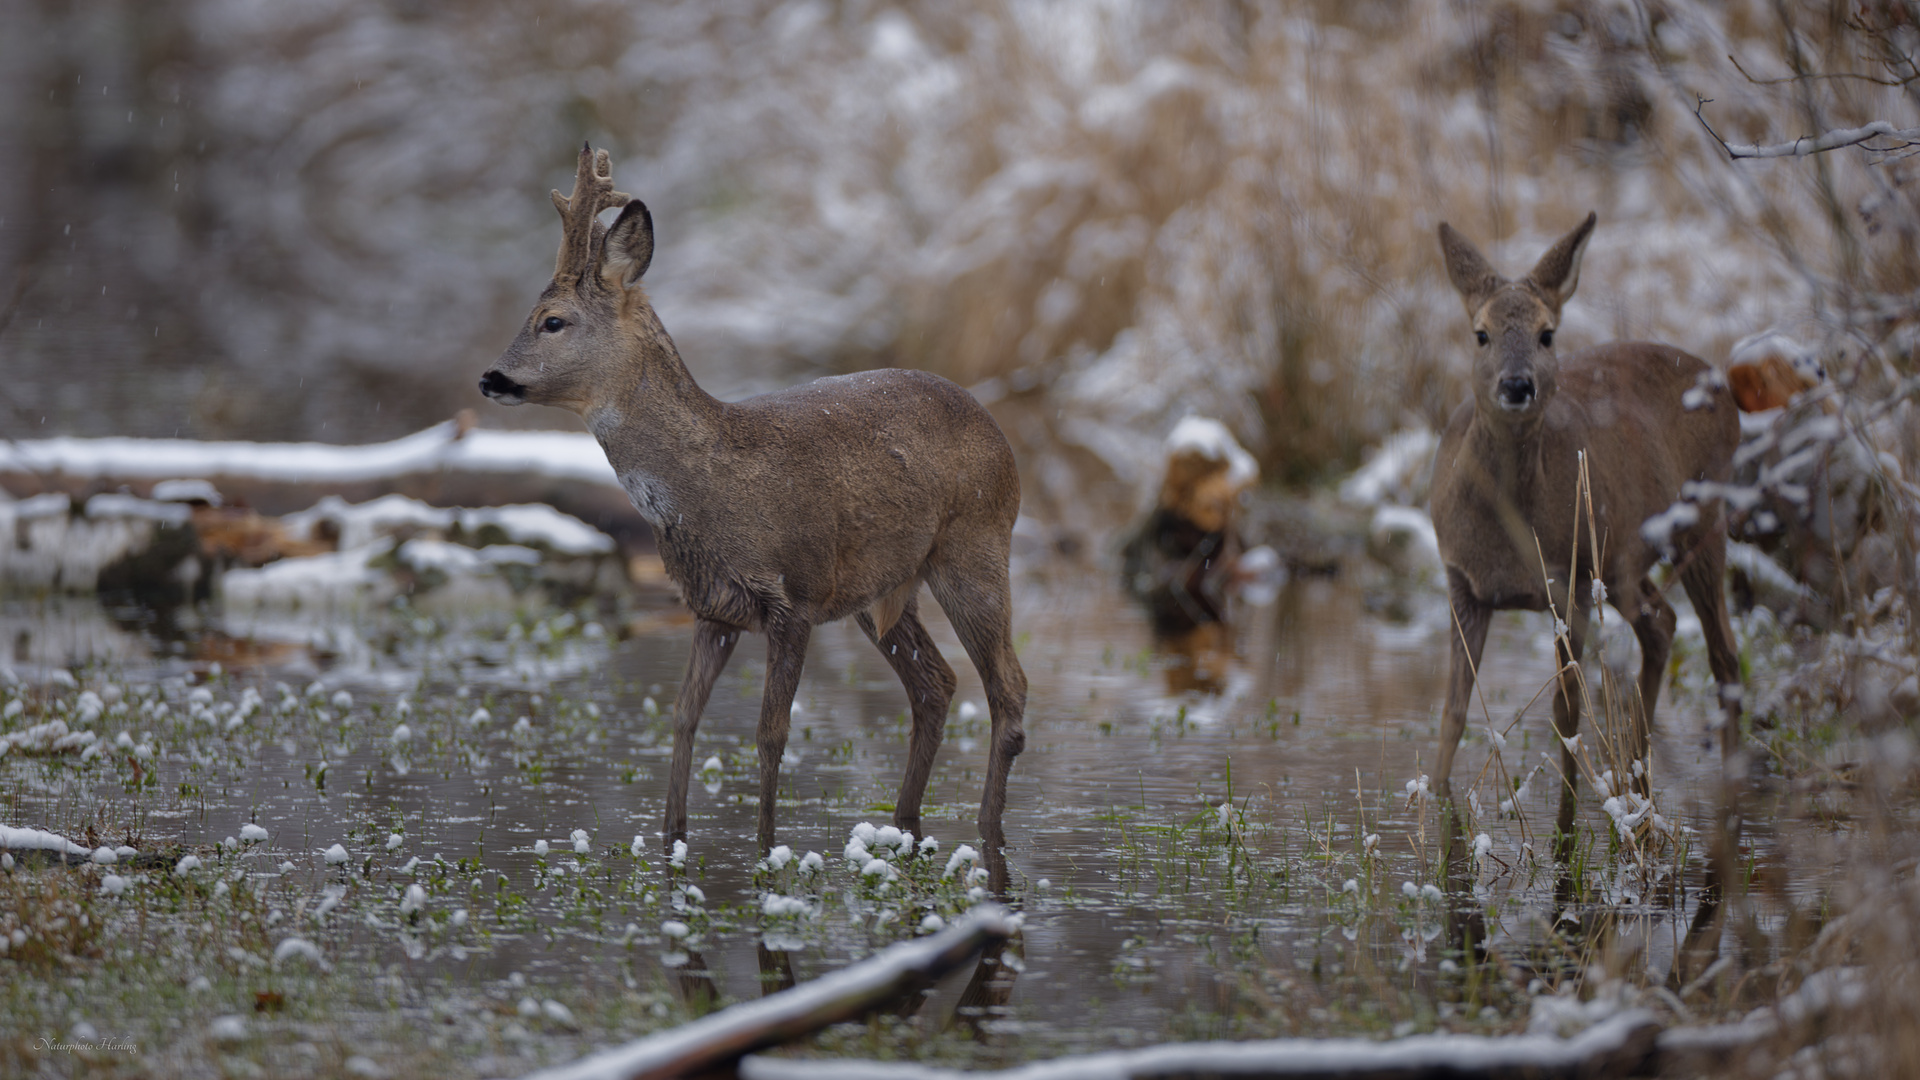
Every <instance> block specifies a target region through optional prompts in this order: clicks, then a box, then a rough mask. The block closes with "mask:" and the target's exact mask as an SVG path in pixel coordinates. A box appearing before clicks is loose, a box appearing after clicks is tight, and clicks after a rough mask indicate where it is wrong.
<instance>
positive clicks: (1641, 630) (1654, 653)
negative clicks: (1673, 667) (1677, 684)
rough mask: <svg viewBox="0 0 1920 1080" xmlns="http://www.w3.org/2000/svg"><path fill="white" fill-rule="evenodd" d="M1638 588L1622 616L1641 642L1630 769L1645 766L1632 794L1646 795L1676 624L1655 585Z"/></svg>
mask: <svg viewBox="0 0 1920 1080" xmlns="http://www.w3.org/2000/svg"><path fill="white" fill-rule="evenodd" d="M1638 588H1639V596H1638V597H1637V599H1636V601H1635V602H1634V603H1633V604H1632V605H1631V606H1630V607H1623V608H1621V611H1620V613H1621V614H1622V615H1625V616H1626V617H1627V623H1628V625H1630V626H1632V627H1633V636H1634V637H1635V638H1637V639H1639V641H1640V700H1639V702H1638V705H1637V707H1636V708H1633V709H1631V710H1629V713H1628V731H1627V761H1628V765H1627V769H1628V770H1629V771H1632V769H1633V764H1632V763H1633V762H1636V761H1638V762H1643V763H1645V764H1644V766H1643V768H1642V770H1641V771H1640V772H1639V773H1638V774H1636V775H1635V776H1634V777H1633V790H1635V791H1637V792H1639V793H1640V794H1642V795H1645V794H1646V793H1647V781H1648V779H1649V777H1650V775H1651V773H1650V771H1649V769H1648V768H1647V767H1648V766H1651V765H1652V762H1651V761H1648V760H1647V750H1648V747H1650V746H1651V745H1652V744H1653V712H1654V709H1655V708H1656V707H1657V706H1658V705H1659V704H1660V684H1661V683H1662V682H1663V681H1664V680H1665V678H1666V674H1667V658H1668V657H1669V656H1671V655H1672V654H1673V628H1674V625H1675V621H1676V620H1675V618H1674V614H1673V605H1671V604H1669V603H1667V598H1666V597H1664V596H1661V595H1660V590H1659V589H1657V588H1655V587H1654V585H1653V582H1651V581H1648V580H1647V579H1646V578H1641V579H1640V584H1639V587H1638Z"/></svg>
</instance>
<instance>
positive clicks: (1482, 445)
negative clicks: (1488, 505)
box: [1467, 410, 1547, 519]
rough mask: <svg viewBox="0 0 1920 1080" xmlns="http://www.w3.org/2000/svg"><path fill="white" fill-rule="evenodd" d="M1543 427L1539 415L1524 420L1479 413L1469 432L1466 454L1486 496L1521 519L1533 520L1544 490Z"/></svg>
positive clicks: (1545, 483) (1545, 480)
mask: <svg viewBox="0 0 1920 1080" xmlns="http://www.w3.org/2000/svg"><path fill="white" fill-rule="evenodd" d="M1543 411H1544V410H1543ZM1544 426H1545V425H1543V424H1542V423H1541V422H1540V419H1539V414H1538V413H1536V414H1535V416H1533V417H1531V418H1529V419H1527V420H1524V421H1514V420H1509V419H1507V418H1505V417H1500V418H1498V419H1490V418H1488V417H1487V416H1486V415H1485V414H1480V415H1477V416H1475V418H1474V424H1473V426H1472V429H1471V430H1470V431H1469V433H1468V442H1467V453H1468V454H1469V455H1470V456H1471V458H1472V460H1473V461H1474V462H1475V464H1476V465H1477V469H1476V470H1475V471H1477V472H1478V473H1479V474H1480V479H1481V482H1482V483H1483V484H1485V485H1486V490H1487V494H1488V495H1489V496H1490V497H1491V498H1492V500H1493V501H1494V503H1495V504H1496V505H1498V506H1500V507H1501V508H1503V509H1509V508H1510V509H1511V510H1513V511H1516V512H1518V513H1519V514H1520V515H1521V516H1522V517H1523V518H1529V519H1530V518H1531V517H1532V515H1533V510H1534V507H1536V506H1538V505H1539V504H1540V501H1541V498H1542V496H1543V495H1544V494H1545V490H1546V487H1547V478H1546V469H1545V467H1544V466H1543V464H1542V461H1543V455H1542V444H1543V443H1544V441H1545V440H1544V438H1543V429H1544Z"/></svg>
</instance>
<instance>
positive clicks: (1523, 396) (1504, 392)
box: [1498, 375, 1533, 409]
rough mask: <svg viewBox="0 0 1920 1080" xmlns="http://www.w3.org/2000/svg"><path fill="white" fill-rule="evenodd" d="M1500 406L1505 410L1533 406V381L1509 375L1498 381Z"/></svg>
mask: <svg viewBox="0 0 1920 1080" xmlns="http://www.w3.org/2000/svg"><path fill="white" fill-rule="evenodd" d="M1498 396H1499V398H1500V405H1501V407H1502V408H1507V409H1524V408H1526V407H1527V406H1528V405H1531V404H1533V380H1532V379H1529V378H1526V377H1524V376H1520V375H1509V376H1507V377H1506V378H1504V379H1501V380H1500V392H1499V395H1498Z"/></svg>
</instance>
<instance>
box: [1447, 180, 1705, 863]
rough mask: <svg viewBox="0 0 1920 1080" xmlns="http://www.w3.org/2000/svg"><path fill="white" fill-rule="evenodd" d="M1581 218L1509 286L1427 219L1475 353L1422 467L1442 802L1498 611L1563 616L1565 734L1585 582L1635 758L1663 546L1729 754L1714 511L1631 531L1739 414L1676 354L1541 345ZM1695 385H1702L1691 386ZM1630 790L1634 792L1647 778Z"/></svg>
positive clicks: (1660, 634)
mask: <svg viewBox="0 0 1920 1080" xmlns="http://www.w3.org/2000/svg"><path fill="white" fill-rule="evenodd" d="M1594 221H1595V216H1594V215H1593V214H1588V215H1587V219H1586V220H1585V221H1584V222H1582V223H1581V224H1580V225H1579V227H1577V228H1575V229H1574V230H1573V231H1572V232H1570V233H1568V234H1567V235H1566V236H1565V237H1563V238H1562V239H1561V240H1560V241H1559V242H1558V243H1556V244H1555V245H1554V246H1553V247H1552V248H1550V249H1549V250H1548V251H1547V253H1546V254H1545V255H1543V256H1541V258H1540V262H1539V263H1538V264H1537V265H1536V266H1535V267H1534V268H1533V270H1532V271H1531V272H1530V273H1529V274H1527V276H1526V277H1523V278H1521V279H1519V280H1518V281H1509V280H1507V279H1506V278H1503V277H1501V276H1500V275H1498V274H1497V273H1495V272H1494V271H1493V269H1492V267H1491V266H1489V265H1488V263H1487V261H1486V260H1485V259H1484V258H1483V257H1482V256H1481V255H1480V252H1479V251H1478V250H1476V249H1475V248H1474V246H1473V245H1472V244H1471V243H1469V242H1468V241H1467V239H1466V238H1465V237H1463V236H1461V235H1460V234H1459V233H1457V232H1455V231H1454V230H1453V229H1451V228H1449V227H1448V226H1446V225H1444V224H1443V225H1441V226H1440V248H1441V251H1442V252H1443V253H1444V255H1445V258H1446V265H1447V275H1448V277H1449V278H1450V279H1451V280H1452V282H1453V286H1454V288H1455V289H1457V290H1458V291H1459V292H1460V295H1461V298H1462V300H1464V301H1465V304H1466V309H1467V317H1468V319H1469V320H1470V322H1471V324H1472V329H1473V333H1474V341H1475V350H1476V351H1475V360H1474V365H1473V377H1472V390H1473V398H1472V400H1471V401H1468V402H1466V403H1464V404H1462V405H1461V406H1460V407H1459V408H1458V409H1457V410H1455V412H1454V414H1453V417H1452V420H1451V421H1450V422H1449V423H1448V425H1447V430H1446V433H1445V435H1443V436H1442V438H1441V440H1440V448H1439V452H1438V454H1437V456H1436V457H1435V461H1434V473H1433V524H1434V530H1435V532H1436V533H1437V534H1438V536H1439V541H1440V555H1441V559H1442V561H1443V562H1444V563H1445V565H1446V571H1447V588H1448V593H1449V596H1450V599H1451V601H1452V606H1453V613H1454V616H1455V617H1456V618H1457V619H1458V623H1457V625H1456V627H1455V628H1454V633H1453V635H1452V636H1453V649H1452V663H1451V671H1450V673H1449V675H1448V679H1447V698H1446V705H1445V711H1444V713H1443V715H1442V720H1441V729H1440V748H1439V756H1438V760H1437V761H1436V763H1435V773H1436V774H1437V776H1438V779H1439V783H1438V785H1437V788H1438V790H1439V791H1440V793H1441V794H1442V795H1446V794H1449V793H1450V790H1451V789H1450V785H1449V775H1448V774H1449V773H1450V772H1451V771H1452V766H1453V755H1454V751H1455V749H1456V748H1457V747H1458V745H1459V741H1460V736H1461V734H1462V732H1464V731H1465V729H1466V723H1467V714H1468V711H1469V708H1470V706H1471V699H1472V696H1473V685H1474V678H1475V673H1476V671H1477V670H1478V669H1479V665H1480V655H1481V649H1482V647H1483V646H1484V645H1485V643H1486V638H1487V624H1488V622H1489V620H1490V618H1491V616H1492V613H1493V612H1494V611H1496V610H1504V609H1510V608H1519V609H1524V610H1528V611H1540V610H1544V609H1546V608H1548V607H1549V605H1550V604H1551V606H1552V608H1553V609H1554V610H1555V611H1556V612H1558V613H1559V615H1560V616H1561V617H1563V618H1565V620H1566V622H1567V626H1568V632H1567V634H1566V636H1565V638H1564V639H1562V640H1561V641H1560V643H1559V644H1558V645H1557V646H1556V650H1557V655H1558V657H1559V662H1560V670H1561V674H1560V679H1561V681H1560V685H1559V691H1558V692H1557V693H1555V694H1554V698H1553V712H1554V728H1555V730H1556V731H1558V732H1559V734H1560V735H1561V736H1562V737H1563V738H1569V737H1571V736H1572V735H1573V734H1574V733H1575V732H1577V731H1578V730H1579V724H1580V695H1579V691H1578V690H1577V688H1576V683H1575V681H1574V672H1573V668H1572V664H1573V663H1574V662H1575V661H1577V660H1578V659H1579V657H1580V655H1581V651H1582V648H1583V646H1584V643H1585V640H1586V632H1587V619H1588V615H1589V613H1590V612H1591V610H1592V608H1593V606H1594V604H1595V603H1596V602H1597V598H1596V596H1595V593H1594V590H1593V589H1592V587H1591V583H1592V581H1593V580H1595V579H1598V580H1599V581H1600V582H1601V583H1603V584H1604V585H1605V587H1606V591H1605V596H1606V599H1607V600H1609V601H1611V602H1612V604H1613V606H1614V607H1615V608H1616V609H1618V610H1619V612H1620V614H1621V615H1622V616H1624V617H1625V618H1626V620H1627V622H1628V624H1629V625H1630V626H1632V628H1633V632H1634V635H1635V636H1636V637H1637V638H1638V639H1639V642H1640V650H1641V672H1640V681H1639V698H1640V700H1639V707H1638V708H1637V709H1635V710H1633V712H1632V716H1633V721H1632V724H1631V731H1630V733H1629V738H1630V741H1629V746H1628V759H1629V760H1631V761H1641V760H1643V759H1644V758H1645V756H1646V752H1647V746H1648V736H1649V731H1650V728H1651V724H1652V720H1653V713H1654V706H1655V704H1656V702H1657V701H1658V699H1659V696H1660V685H1661V679H1662V678H1663V676H1664V675H1665V673H1666V668H1667V659H1668V657H1669V655H1670V651H1671V648H1672V644H1673V632H1674V622H1675V620H1674V613H1673V608H1672V607H1671V606H1669V605H1668V604H1667V601H1666V600H1665V598H1664V597H1663V596H1662V595H1661V591H1660V590H1659V589H1658V588H1657V587H1655V586H1654V584H1653V582H1652V581H1651V580H1649V578H1648V576H1647V574H1648V571H1650V570H1651V569H1652V568H1653V565H1654V563H1655V562H1657V561H1658V560H1659V559H1660V558H1661V557H1662V555H1663V553H1670V554H1671V555H1672V557H1673V559H1674V562H1675V565H1676V566H1677V567H1678V569H1679V576H1680V580H1681V582H1682V584H1683V585H1684V586H1685V588H1686V592H1687V597H1688V599H1689V600H1691V601H1692V603H1693V607H1694V611H1695V612H1696V613H1697V614H1698V615H1699V617H1700V622H1701V625H1702V627H1703V629H1704V630H1705V634H1706V642H1707V662H1708V664H1709V665H1710V666H1711V667H1712V669H1713V677H1714V679H1715V681H1716V682H1717V683H1719V685H1720V700H1721V702H1722V704H1723V705H1724V707H1725V710H1726V717H1725V725H1724V727H1723V728H1722V738H1723V748H1725V749H1726V750H1728V751H1731V749H1732V747H1733V746H1734V745H1735V741H1736V739H1737V737H1738V731H1739V717H1740V706H1739V700H1740V696H1739V680H1740V674H1739V663H1738V658H1737V654H1736V653H1735V650H1734V646H1733V633H1732V628H1731V625H1730V624H1729V622H1728V619H1727V609H1726V604H1725V602H1724V599H1723V597H1722V575H1723V571H1724V567H1725V563H1726V532H1725V528H1724V525H1723V523H1722V521H1721V519H1720V515H1719V511H1718V507H1717V506H1716V505H1715V504H1714V503H1712V502H1711V501H1709V502H1707V503H1706V505H1703V506H1700V507H1698V520H1697V521H1696V522H1695V523H1694V524H1693V525H1691V526H1690V527H1687V528H1684V529H1676V530H1674V531H1673V532H1672V533H1671V538H1670V541H1669V542H1668V543H1666V544H1662V543H1660V542H1659V540H1660V536H1659V535H1658V534H1657V533H1656V534H1655V535H1653V536H1649V535H1646V534H1645V533H1643V531H1642V525H1643V523H1645V522H1646V521H1647V519H1649V518H1651V517H1654V516H1655V515H1658V514H1660V513H1662V512H1663V511H1666V510H1667V509H1668V508H1669V507H1670V506H1671V505H1672V504H1674V503H1675V502H1676V500H1679V499H1680V498H1681V496H1682V494H1683V492H1682V488H1683V485H1685V484H1686V483H1687V482H1689V481H1707V482H1711V483H1716V484H1719V483H1725V482H1726V480H1727V478H1728V476H1729V474H1730V473H1731V471H1732V460H1733V452H1734V449H1735V447H1736V446H1737V445H1738V443H1739V439H1740V424H1739V419H1738V417H1737V415H1736V412H1735V408H1734V403H1733V401H1732V399H1731V398H1730V397H1729V396H1728V395H1727V392H1726V390H1725V389H1724V388H1715V387H1714V386H1713V385H1712V384H1713V380H1711V379H1710V378H1709V379H1703V378H1702V375H1703V373H1706V372H1707V371H1708V368H1707V365H1706V364H1705V362H1703V361H1701V360H1699V359H1697V358H1695V357H1693V356H1689V355H1688V354H1686V353H1684V352H1681V351H1680V350H1678V349H1674V348H1670V347H1668V346H1665V345H1656V344H1650V343H1646V342H1615V343H1612V344H1607V345H1599V346H1595V347H1593V348H1589V349H1583V350H1581V351H1579V352H1574V353H1570V354H1568V355H1567V356H1565V357H1559V356H1557V355H1556V354H1555V352H1554V347H1553V336H1554V331H1555V329H1556V328H1557V327H1558V325H1559V322H1560V309H1561V306H1562V305H1564V304H1565V303H1566V302H1567V300H1568V299H1569V298H1570V297H1571V296H1572V295H1573V290H1574V286H1575V285H1576V284H1577V283H1578V280H1579V275H1580V257H1581V254H1582V252H1583V251H1584V250H1585V248H1586V244H1587V240H1588V238H1589V237H1590V236H1592V234H1593V227H1594ZM1692 390H1698V391H1700V393H1699V394H1698V395H1692V396H1690V395H1689V391H1692ZM1683 398H1685V399H1687V400H1686V401H1684V402H1683ZM1689 404H1691V405H1692V406H1694V407H1692V408H1689V407H1688V405H1689ZM1582 451H1584V452H1585V454H1586V459H1587V471H1588V475H1589V481H1590V484H1591V492H1592V506H1593V515H1594V517H1593V520H1592V522H1591V527H1592V529H1593V530H1594V531H1593V533H1588V532H1586V531H1585V530H1586V528H1587V527H1588V523H1587V522H1586V521H1584V520H1582V521H1580V522H1579V523H1578V525H1579V527H1580V528H1581V529H1582V531H1581V532H1580V533H1579V535H1578V540H1579V543H1578V552H1577V554H1576V553H1575V539H1576V533H1575V529H1576V518H1575V498H1576V492H1577V491H1578V488H1579V461H1580V454H1581V452H1582ZM1583 510H1584V508H1583ZM1582 518H1584V513H1583V514H1582ZM1595 539H1597V541H1598V547H1599V553H1600V555H1599V564H1598V565H1595V564H1594V559H1593V557H1592V552H1593V550H1594V545H1593V543H1592V541H1593V540H1595ZM1561 755H1562V756H1561V762H1562V765H1563V766H1564V768H1563V769H1562V773H1563V775H1565V776H1566V777H1567V778H1568V783H1569V786H1568V789H1567V794H1568V798H1565V799H1563V800H1562V813H1561V816H1562V824H1563V826H1565V825H1570V824H1571V822H1570V815H1571V810H1572V801H1571V791H1572V788H1571V784H1572V780H1573V778H1574V777H1576V776H1577V775H1578V774H1577V773H1576V771H1575V769H1574V766H1573V760H1572V752H1571V751H1570V750H1569V749H1567V748H1565V747H1564V745H1563V748H1562V751H1561ZM1625 779H1626V778H1622V781H1623V782H1624V780H1625ZM1636 782H1637V783H1638V784H1639V785H1641V786H1644V774H1641V776H1639V777H1636Z"/></svg>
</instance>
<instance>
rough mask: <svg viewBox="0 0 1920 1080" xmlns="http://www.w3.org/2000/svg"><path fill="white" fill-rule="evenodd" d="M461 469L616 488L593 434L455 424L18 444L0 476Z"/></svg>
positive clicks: (9, 447)
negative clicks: (298, 438)
mask: <svg viewBox="0 0 1920 1080" xmlns="http://www.w3.org/2000/svg"><path fill="white" fill-rule="evenodd" d="M441 470H455V471H465V472H482V473H535V474H538V475H541V476H548V477H552V478H555V479H563V480H586V481H590V482H593V483H601V484H609V485H612V486H615V487H617V486H619V481H618V480H617V479H616V478H615V477H614V475H613V467H612V466H610V465H608V464H607V455H606V454H605V453H603V452H602V451H601V449H600V444H599V443H597V442H595V441H594V439H593V436H591V435H588V434H586V433H585V432H568V431H482V430H471V431H464V432H463V431H462V425H461V424H460V423H459V422H458V421H455V420H449V421H447V422H445V423H443V424H435V425H434V426H432V427H430V428H427V429H426V430H425V431H418V432H415V433H414V434H412V435H408V436H405V437H403V438H399V439H395V440H393V441H392V442H384V443H371V444H368V445H365V446H335V445H332V444H329V443H255V442H199V441H196V440H193V439H131V438H110V439H72V438H62V439H37V440H36V439H17V440H9V441H7V442H3V443H0V473H10V472H17V473H35V474H58V475H64V476H74V477H87V478H93V479H101V480H174V479H211V478H214V477H250V478H254V479H259V480H272V481H281V482H291V483H320V484H344V483H354V482H357V481H364V480H375V479H379V478H382V477H389V476H400V475H404V474H406V473H416V472H438V471H441Z"/></svg>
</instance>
